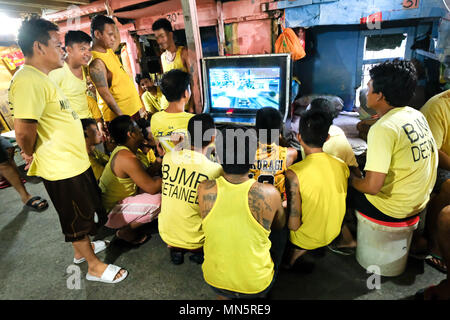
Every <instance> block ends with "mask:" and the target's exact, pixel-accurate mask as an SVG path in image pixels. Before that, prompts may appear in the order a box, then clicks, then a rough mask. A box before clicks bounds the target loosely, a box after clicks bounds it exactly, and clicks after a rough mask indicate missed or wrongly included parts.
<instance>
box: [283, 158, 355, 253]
mask: <svg viewBox="0 0 450 320" xmlns="http://www.w3.org/2000/svg"><path fill="white" fill-rule="evenodd" d="M288 169H289V170H292V171H293V172H294V173H295V175H296V176H297V179H298V182H299V188H300V196H301V199H302V203H301V205H302V217H301V219H302V225H301V226H300V228H299V229H298V230H297V231H290V237H289V238H290V241H291V242H292V243H293V244H295V245H297V246H299V247H301V248H303V249H307V250H313V249H316V248H320V247H323V246H326V245H328V244H329V243H330V242H331V241H333V240H334V239H335V238H336V237H337V236H338V235H339V233H340V232H341V226H342V220H343V219H344V215H345V208H346V206H345V198H346V197H347V179H348V176H349V174H350V172H349V169H348V167H347V165H346V164H345V163H344V162H343V161H342V160H340V159H338V158H335V157H333V156H330V155H328V154H326V153H325V152H320V153H313V154H310V155H308V156H307V157H306V158H305V159H304V160H302V161H300V162H297V163H296V164H293V165H292V166H290V167H289V168H288Z"/></svg>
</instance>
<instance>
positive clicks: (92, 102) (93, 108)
mask: <svg viewBox="0 0 450 320" xmlns="http://www.w3.org/2000/svg"><path fill="white" fill-rule="evenodd" d="M86 98H87V102H88V108H89V112H90V113H91V115H92V118H93V119H101V118H102V117H103V115H102V112H101V111H100V109H99V107H98V103H97V98H96V96H95V95H94V94H93V93H91V92H90V91H89V90H87V91H86Z"/></svg>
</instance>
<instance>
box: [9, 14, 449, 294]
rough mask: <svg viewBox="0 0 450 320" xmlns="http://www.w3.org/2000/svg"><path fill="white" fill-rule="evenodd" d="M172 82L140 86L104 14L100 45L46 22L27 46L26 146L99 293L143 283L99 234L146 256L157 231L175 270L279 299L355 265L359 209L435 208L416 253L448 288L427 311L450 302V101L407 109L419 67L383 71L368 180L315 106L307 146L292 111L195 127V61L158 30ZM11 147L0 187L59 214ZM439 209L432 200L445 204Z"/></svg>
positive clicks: (21, 123)
mask: <svg viewBox="0 0 450 320" xmlns="http://www.w3.org/2000/svg"><path fill="white" fill-rule="evenodd" d="M153 31H154V32H155V36H156V39H157V42H158V44H159V45H160V47H161V49H162V50H163V51H164V53H163V55H162V56H161V64H162V66H163V71H164V75H163V77H162V79H161V83H160V86H156V84H155V79H152V78H151V77H149V76H148V75H139V76H138V77H136V82H137V84H138V85H139V86H140V87H141V88H142V89H143V91H144V94H143V95H142V96H141V97H140V96H139V93H138V91H137V90H136V87H135V84H134V83H133V80H132V78H131V77H130V76H129V75H128V74H127V73H126V71H125V70H124V69H123V66H122V64H121V62H120V60H119V59H118V57H117V55H116V54H115V53H114V51H115V49H116V48H117V43H118V39H117V35H118V32H117V28H116V25H115V21H114V20H113V19H111V18H109V17H107V16H103V15H97V16H95V17H94V18H93V19H92V23H91V35H90V36H89V35H88V34H86V33H84V32H82V31H69V32H67V34H65V39H64V40H65V43H64V47H63V45H62V43H61V41H60V35H59V33H58V27H57V26H56V25H54V24H53V23H51V22H49V21H46V20H44V19H41V18H31V19H28V20H25V21H24V22H23V24H22V26H21V28H20V30H19V34H18V44H19V46H20V48H21V50H22V52H23V53H24V55H25V65H24V66H23V67H22V68H21V69H20V70H19V71H17V72H16V74H15V75H14V77H13V79H12V81H11V86H10V90H9V103H10V105H11V107H12V109H13V111H14V119H15V120H14V126H15V134H16V140H17V143H18V145H19V146H20V148H21V150H22V154H23V157H24V159H25V160H26V162H27V166H29V169H28V174H29V175H34V176H39V177H41V178H42V180H43V182H44V186H45V189H46V191H47V193H48V195H49V197H50V200H51V202H52V203H53V206H54V207H55V209H56V212H57V213H58V216H59V221H60V225H61V229H62V233H63V234H64V236H65V241H66V242H70V243H71V244H72V246H73V249H74V257H73V262H74V263H76V264H79V263H83V262H87V264H88V271H87V275H86V279H87V280H89V281H100V282H104V283H118V282H120V281H123V280H124V279H125V278H126V277H127V275H128V271H127V270H126V269H125V268H123V267H120V266H116V265H113V264H105V263H104V262H102V261H101V260H100V259H99V258H98V257H97V255H96V254H97V253H99V252H100V251H102V250H105V249H106V248H107V247H108V245H109V242H108V241H103V240H98V241H94V242H91V240H90V236H92V235H95V234H96V232H97V230H98V228H99V227H101V226H106V227H108V228H111V229H114V230H116V234H115V236H116V237H117V238H119V239H122V240H123V241H126V242H128V243H130V244H132V245H140V244H142V243H144V242H145V241H146V240H147V235H146V234H145V233H144V232H143V231H142V230H143V226H144V225H145V224H147V223H150V222H151V221H155V220H157V224H158V230H159V234H160V236H161V239H162V240H163V241H164V242H165V243H166V244H167V247H168V259H170V261H171V262H172V263H173V264H175V265H179V264H182V263H183V262H184V256H185V255H186V254H189V259H190V260H191V261H193V262H194V263H198V264H201V265H202V271H203V275H204V279H205V281H206V283H207V284H208V285H209V286H211V288H212V289H213V290H214V292H215V293H217V295H218V297H219V298H221V299H235V298H258V297H266V296H267V294H268V292H269V291H270V289H271V288H272V286H273V284H274V282H275V281H276V278H277V274H278V272H279V270H280V269H292V270H296V268H297V267H298V266H299V265H300V264H301V263H302V261H303V259H304V257H303V256H304V255H305V254H306V253H307V252H308V251H310V250H314V249H318V248H322V247H327V246H328V247H329V248H330V249H331V250H332V251H334V252H337V253H341V254H351V252H352V250H354V248H355V247H356V246H357V242H356V240H355V239H354V238H353V236H352V233H351V232H350V231H349V228H348V226H347V225H346V223H345V222H344V218H345V217H346V215H352V214H353V212H354V210H358V211H360V212H361V213H363V214H364V215H366V216H368V217H370V218H372V219H375V220H378V221H385V222H400V221H406V220H410V219H412V218H414V217H416V216H417V215H419V214H420V213H421V212H422V211H423V210H424V209H425V208H427V206H428V210H427V211H428V213H427V216H426V232H424V233H423V234H422V235H420V237H417V238H416V239H415V241H414V244H413V251H414V252H416V253H417V252H426V253H430V254H431V258H430V259H429V263H430V264H432V265H433V266H435V267H436V268H439V269H440V270H441V271H443V272H445V273H447V279H446V280H444V281H442V282H441V283H440V284H439V285H437V286H434V287H430V288H428V289H426V290H425V291H424V293H423V295H424V298H426V299H450V280H449V277H448V266H449V264H450V241H449V239H450V202H449V201H450V174H449V172H450V160H449V159H450V132H449V127H450V125H449V123H450V91H449V90H447V91H445V92H443V93H441V94H440V95H437V96H435V97H433V98H432V99H430V101H428V103H427V104H426V105H425V106H424V107H423V109H422V110H421V111H422V112H419V111H417V110H415V109H413V108H410V107H408V106H407V105H408V101H410V99H411V98H412V97H413V94H414V90H415V86H416V80H417V79H416V71H415V69H414V66H413V65H412V64H411V62H409V61H404V60H394V61H387V62H384V63H381V64H379V65H377V66H375V67H373V68H372V69H371V70H370V77H371V79H370V81H369V83H368V92H367V106H368V107H370V108H371V109H373V110H375V111H376V113H377V114H378V116H379V119H378V120H377V121H376V122H375V123H374V124H373V126H372V127H371V129H370V131H369V134H368V152H367V162H366V165H365V168H364V172H365V174H364V175H363V174H362V172H361V170H360V169H359V168H358V164H357V162H356V159H355V155H354V153H353V151H352V148H351V146H350V144H349V143H348V141H347V139H346V138H345V134H344V133H343V132H342V130H340V129H339V128H338V127H336V126H334V125H333V118H335V117H336V110H334V107H333V105H332V104H331V103H330V102H329V101H328V100H327V99H315V100H314V101H312V102H311V104H310V105H309V106H308V108H306V110H304V112H303V113H302V115H301V118H300V122H299V125H298V128H292V129H293V130H294V131H295V132H296V133H295V139H296V140H297V141H298V142H299V144H300V146H301V147H300V148H293V147H290V146H289V145H288V144H287V143H286V141H285V140H284V138H283V135H282V131H283V130H282V129H283V120H282V116H281V114H280V113H279V111H278V110H276V109H274V108H270V107H267V108H262V109H260V110H258V111H257V114H256V125H255V127H254V128H253V129H249V128H234V129H230V128H227V129H226V130H225V129H224V130H219V128H216V126H215V124H214V121H213V119H212V117H211V116H210V115H208V114H193V113H192V112H193V110H194V107H193V101H192V99H191V92H190V87H191V83H192V76H191V75H190V74H189V62H188V58H187V50H186V49H185V48H183V47H177V46H176V45H175V43H174V39H173V31H172V27H171V25H170V22H169V21H167V20H165V19H161V20H158V21H156V22H155V24H154V25H153ZM8 147H9V146H6V147H3V144H2V148H1V149H0V151H1V153H0V173H1V174H2V175H3V176H4V177H5V178H6V179H8V181H9V182H10V183H11V184H12V185H13V186H14V187H15V188H16V189H17V190H18V192H19V194H20V196H21V199H22V201H23V202H24V203H26V205H28V206H31V207H33V208H34V209H36V210H40V211H42V210H45V209H46V208H47V207H48V203H47V201H46V200H45V199H42V198H40V197H32V196H31V195H30V194H28V192H27V191H26V189H25V187H24V186H23V183H22V182H21V181H20V178H19V176H18V171H17V168H16V167H15V164H14V161H13V159H12V156H11V153H10V154H8V153H7V152H6V151H5V150H6V149H8ZM430 198H431V200H430Z"/></svg>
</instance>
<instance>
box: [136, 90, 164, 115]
mask: <svg viewBox="0 0 450 320" xmlns="http://www.w3.org/2000/svg"><path fill="white" fill-rule="evenodd" d="M163 97H164V95H163V94H162V92H161V89H160V88H159V87H158V88H157V91H156V96H154V95H152V94H151V93H150V92H149V91H145V92H144V93H143V94H142V96H141V98H142V102H144V106H145V110H147V112H150V113H155V112H158V111H161V110H165V109H166V108H167V107H168V105H169V104H168V102H167V100H166V99H163Z"/></svg>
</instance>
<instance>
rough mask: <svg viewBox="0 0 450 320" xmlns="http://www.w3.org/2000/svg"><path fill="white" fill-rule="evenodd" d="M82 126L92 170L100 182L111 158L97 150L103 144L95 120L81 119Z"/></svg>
mask: <svg viewBox="0 0 450 320" xmlns="http://www.w3.org/2000/svg"><path fill="white" fill-rule="evenodd" d="M81 124H82V125H83V131H84V138H85V141H86V149H87V153H88V155H89V162H90V163H91V168H92V171H93V172H94V176H95V179H96V180H97V181H98V180H99V179H100V177H101V175H102V173H103V170H104V169H105V166H106V164H107V163H108V161H109V156H107V155H106V154H104V153H103V152H101V151H100V150H98V149H97V148H95V146H96V145H98V144H100V143H101V142H102V136H101V134H100V131H99V130H98V128H97V124H96V122H95V120H94V119H81Z"/></svg>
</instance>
